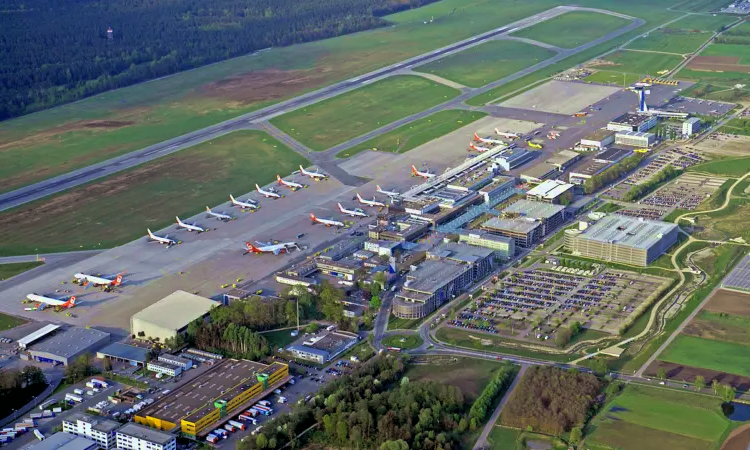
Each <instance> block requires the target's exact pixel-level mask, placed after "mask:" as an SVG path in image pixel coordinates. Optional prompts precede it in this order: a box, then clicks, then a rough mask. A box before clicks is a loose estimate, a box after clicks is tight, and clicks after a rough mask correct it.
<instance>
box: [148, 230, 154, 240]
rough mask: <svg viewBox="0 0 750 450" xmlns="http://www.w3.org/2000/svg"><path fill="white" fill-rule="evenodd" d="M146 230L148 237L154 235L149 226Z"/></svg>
mask: <svg viewBox="0 0 750 450" xmlns="http://www.w3.org/2000/svg"><path fill="white" fill-rule="evenodd" d="M146 231H148V237H150V238H153V237H154V233H152V232H151V229H150V228H146Z"/></svg>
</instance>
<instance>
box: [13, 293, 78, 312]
mask: <svg viewBox="0 0 750 450" xmlns="http://www.w3.org/2000/svg"><path fill="white" fill-rule="evenodd" d="M26 298H27V299H29V300H31V301H32V302H39V304H38V305H36V306H35V307H31V308H24V311H41V310H43V309H44V306H43V305H45V306H46V305H49V306H54V307H57V308H63V309H68V308H73V307H75V306H76V296H75V295H73V296H71V297H70V298H68V299H67V300H62V299H59V298H51V297H45V296H44V295H37V294H29V295H27V296H26Z"/></svg>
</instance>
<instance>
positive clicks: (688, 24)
mask: <svg viewBox="0 0 750 450" xmlns="http://www.w3.org/2000/svg"><path fill="white" fill-rule="evenodd" d="M737 19H738V18H737V17H736V16H733V15H724V14H719V15H716V16H713V15H710V14H692V15H689V16H687V17H683V18H682V19H680V20H676V21H674V22H672V23H670V24H669V25H667V26H665V27H664V28H669V29H672V30H700V31H708V32H711V33H714V32H717V31H719V30H720V29H721V27H723V26H726V25H729V24H732V23H734V22H736V21H737ZM740 26H741V25H740Z"/></svg>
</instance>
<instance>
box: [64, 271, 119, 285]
mask: <svg viewBox="0 0 750 450" xmlns="http://www.w3.org/2000/svg"><path fill="white" fill-rule="evenodd" d="M122 275H123V274H122V273H118V274H117V276H116V277H115V279H114V280H110V279H109V278H103V277H97V276H94V275H87V274H85V273H77V274H75V275H73V276H74V277H75V278H76V279H77V280H78V282H79V283H81V284H85V285H93V286H94V287H105V288H113V287H117V286H120V285H122Z"/></svg>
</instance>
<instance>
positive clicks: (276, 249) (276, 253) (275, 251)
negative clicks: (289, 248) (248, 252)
mask: <svg viewBox="0 0 750 450" xmlns="http://www.w3.org/2000/svg"><path fill="white" fill-rule="evenodd" d="M279 253H281V249H280V248H278V247H277V248H275V249H273V254H274V255H277V256H278V254H279Z"/></svg>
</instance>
